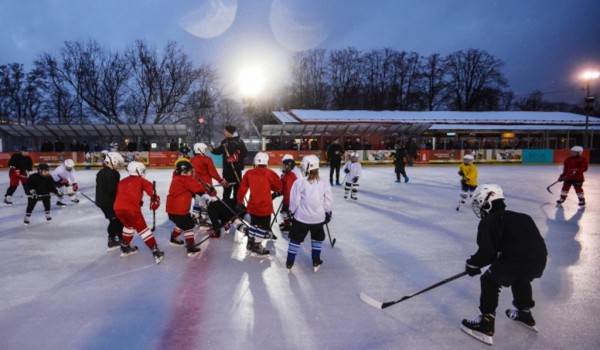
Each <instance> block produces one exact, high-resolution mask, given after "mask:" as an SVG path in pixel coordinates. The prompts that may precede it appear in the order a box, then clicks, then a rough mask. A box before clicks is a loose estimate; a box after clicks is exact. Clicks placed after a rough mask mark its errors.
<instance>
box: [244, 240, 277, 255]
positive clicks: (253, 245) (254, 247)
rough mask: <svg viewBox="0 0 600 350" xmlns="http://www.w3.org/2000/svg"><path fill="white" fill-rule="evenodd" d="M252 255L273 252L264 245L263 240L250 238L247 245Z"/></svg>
mask: <svg viewBox="0 0 600 350" xmlns="http://www.w3.org/2000/svg"><path fill="white" fill-rule="evenodd" d="M246 249H248V252H249V253H250V256H267V255H269V254H270V253H271V252H270V251H269V250H268V249H265V247H263V246H262V244H261V242H255V241H254V240H251V241H250V240H248V245H247V246H246Z"/></svg>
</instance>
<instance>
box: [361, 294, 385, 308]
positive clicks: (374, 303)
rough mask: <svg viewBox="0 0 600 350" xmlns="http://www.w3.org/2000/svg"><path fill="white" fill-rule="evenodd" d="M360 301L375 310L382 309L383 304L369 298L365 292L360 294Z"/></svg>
mask: <svg viewBox="0 0 600 350" xmlns="http://www.w3.org/2000/svg"><path fill="white" fill-rule="evenodd" d="M360 299H361V300H362V301H364V302H365V303H367V304H368V305H370V306H372V307H374V308H376V309H383V303H382V302H381V301H379V300H375V299H373V298H371V297H370V296H369V295H368V294H367V293H365V292H361V293H360Z"/></svg>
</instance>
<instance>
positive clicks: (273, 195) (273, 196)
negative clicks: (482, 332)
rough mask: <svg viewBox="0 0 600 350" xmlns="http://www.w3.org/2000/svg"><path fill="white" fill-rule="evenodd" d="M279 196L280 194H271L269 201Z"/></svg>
mask: <svg viewBox="0 0 600 350" xmlns="http://www.w3.org/2000/svg"><path fill="white" fill-rule="evenodd" d="M279 196H281V193H280V192H273V193H271V199H272V200H273V199H275V198H277V197H279Z"/></svg>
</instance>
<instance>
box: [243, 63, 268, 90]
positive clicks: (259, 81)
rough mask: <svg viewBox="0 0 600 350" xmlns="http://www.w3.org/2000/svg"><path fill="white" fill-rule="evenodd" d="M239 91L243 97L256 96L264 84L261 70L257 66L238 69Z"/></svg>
mask: <svg viewBox="0 0 600 350" xmlns="http://www.w3.org/2000/svg"><path fill="white" fill-rule="evenodd" d="M239 83H240V92H241V93H242V96H243V97H256V96H257V95H258V94H259V93H260V92H261V90H262V89H263V87H264V86H265V75H264V73H263V70H262V69H260V68H257V67H248V68H244V69H242V70H241V71H240V76H239Z"/></svg>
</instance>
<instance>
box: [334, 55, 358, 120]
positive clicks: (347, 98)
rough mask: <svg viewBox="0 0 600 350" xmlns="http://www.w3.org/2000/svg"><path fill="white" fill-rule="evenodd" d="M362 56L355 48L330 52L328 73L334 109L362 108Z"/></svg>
mask: <svg viewBox="0 0 600 350" xmlns="http://www.w3.org/2000/svg"><path fill="white" fill-rule="evenodd" d="M361 62H362V58H361V55H360V52H359V51H358V50H356V49H355V48H347V49H343V50H334V51H332V52H331V53H330V54H329V62H328V73H329V79H330V81H329V83H330V86H331V94H332V107H333V109H357V108H360V104H359V101H360V94H361V90H362V64H361Z"/></svg>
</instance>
